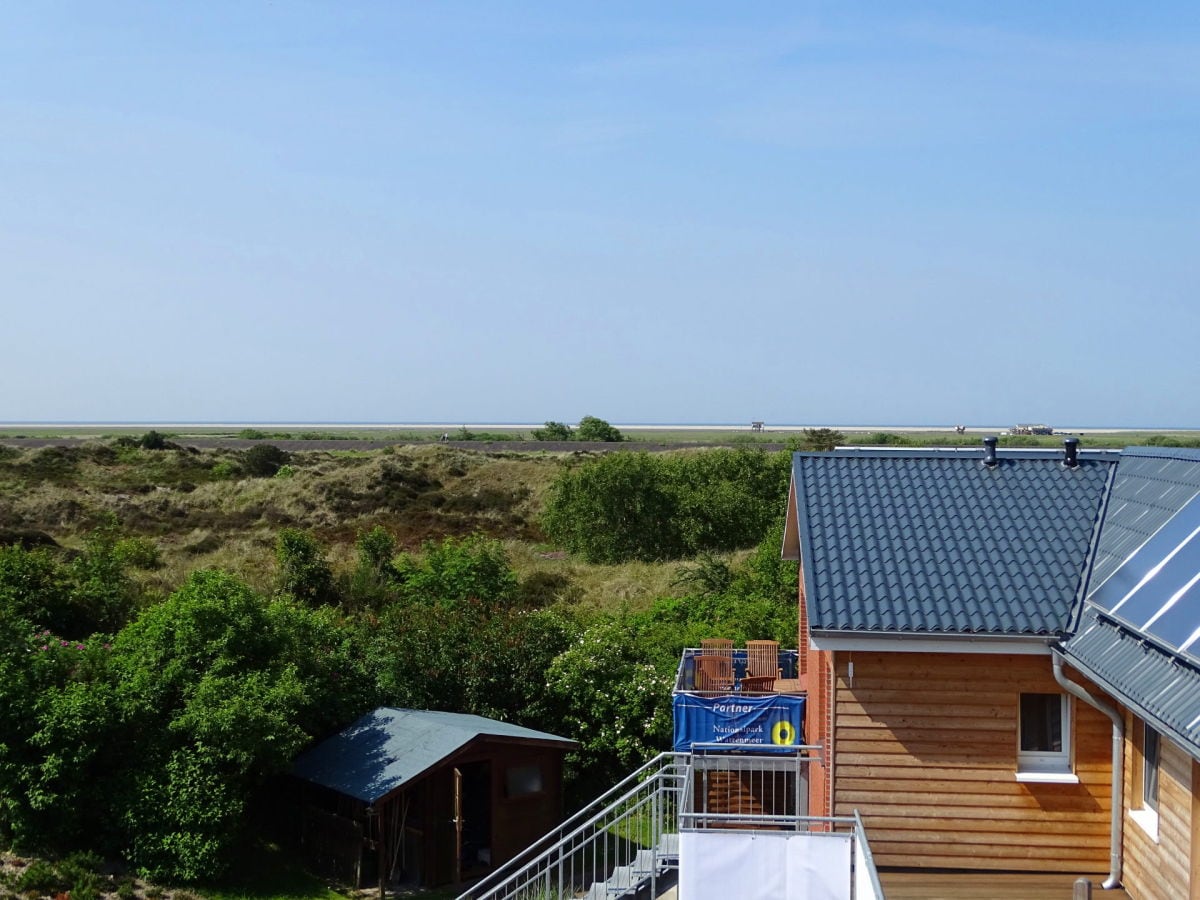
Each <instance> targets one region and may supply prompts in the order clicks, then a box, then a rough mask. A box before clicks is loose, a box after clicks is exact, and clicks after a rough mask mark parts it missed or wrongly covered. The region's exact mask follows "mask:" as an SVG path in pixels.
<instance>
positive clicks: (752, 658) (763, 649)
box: [746, 641, 783, 678]
mask: <svg viewBox="0 0 1200 900" xmlns="http://www.w3.org/2000/svg"><path fill="white" fill-rule="evenodd" d="M746 674H747V675H770V676H771V677H772V678H782V677H783V669H781V668H780V667H779V641H746Z"/></svg>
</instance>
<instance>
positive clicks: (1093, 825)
mask: <svg viewBox="0 0 1200 900" xmlns="http://www.w3.org/2000/svg"><path fill="white" fill-rule="evenodd" d="M851 662H853V664H854V678H853V682H851V680H850V678H849V664H850V663H851ZM835 676H836V692H837V694H836V697H837V709H836V722H835V727H834V735H833V742H834V748H835V749H834V753H835V756H834V767H833V773H832V777H833V788H834V797H835V809H834V813H835V814H836V815H839V816H840V815H849V814H851V813H852V812H853V811H854V810H855V809H857V810H859V811H860V812H861V813H862V815H863V819H864V823H865V825H866V828H867V834H868V837H869V838H870V841H871V848H872V851H873V853H874V856H875V862H876V864H877V865H880V866H919V867H935V868H954V869H1007V870H1028V871H1071V872H1084V873H1091V872H1104V871H1107V869H1108V843H1109V822H1110V819H1109V810H1110V795H1111V774H1110V769H1111V750H1112V742H1111V737H1112V724H1111V723H1110V722H1109V720H1108V719H1107V718H1106V717H1105V716H1103V715H1102V714H1101V713H1099V712H1097V711H1096V710H1094V709H1092V708H1091V707H1089V706H1086V705H1085V704H1083V703H1079V702H1073V703H1072V709H1073V719H1074V722H1073V729H1072V730H1073V748H1074V757H1075V773H1076V774H1077V775H1078V776H1079V781H1080V783H1079V784H1029V783H1021V782H1018V781H1017V780H1016V777H1015V776H1016V770H1017V721H1018V704H1019V700H1018V697H1019V695H1020V694H1021V693H1022V692H1045V693H1057V692H1059V691H1060V689H1059V687H1058V685H1057V683H1056V682H1055V681H1054V676H1053V674H1052V672H1051V666H1050V657H1049V656H1012V655H998V654H997V655H983V654H932V653H877V652H872V653H864V652H854V653H847V652H840V653H838V654H837V657H836V665H835Z"/></svg>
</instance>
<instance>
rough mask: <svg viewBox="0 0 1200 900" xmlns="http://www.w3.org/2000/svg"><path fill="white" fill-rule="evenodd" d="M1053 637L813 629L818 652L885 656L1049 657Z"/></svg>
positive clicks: (1046, 635) (1055, 637) (1056, 637)
mask: <svg viewBox="0 0 1200 900" xmlns="http://www.w3.org/2000/svg"><path fill="white" fill-rule="evenodd" d="M1058 640H1059V636H1058V635H1054V634H983V633H974V634H954V633H934V632H928V631H917V632H911V631H831V630H822V629H813V631H812V632H811V642H812V646H813V647H814V648H815V649H817V650H858V651H865V652H869V651H880V652H885V653H1008V654H1022V655H1047V654H1049V652H1050V647H1051V645H1053V644H1055V643H1057V642H1058Z"/></svg>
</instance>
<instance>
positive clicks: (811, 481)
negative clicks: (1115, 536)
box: [792, 449, 1118, 635]
mask: <svg viewBox="0 0 1200 900" xmlns="http://www.w3.org/2000/svg"><path fill="white" fill-rule="evenodd" d="M982 456H983V451H982V449H979V450H973V451H962V450H924V451H922V450H905V451H887V450H845V451H835V452H833V453H797V454H795V457H794V461H793V469H792V471H793V479H794V485H795V488H796V516H797V520H798V521H797V526H798V530H799V534H800V540H801V559H802V561H803V571H804V588H805V595H806V598H807V604H808V614H809V624H810V627H811V628H812V629H813V631H814V632H852V633H864V632H895V633H909V634H934V635H953V634H975V635H979V634H986V635H1055V634H1059V633H1061V632H1062V631H1063V630H1064V629H1065V627H1066V625H1067V622H1068V619H1069V617H1070V613H1071V609H1072V606H1073V603H1074V601H1075V599H1076V596H1077V593H1078V592H1079V591H1080V589H1081V578H1082V575H1083V573H1084V571H1085V569H1086V566H1087V561H1088V551H1089V548H1090V547H1091V545H1092V538H1093V533H1094V530H1095V527H1096V524H1097V521H1098V515H1099V513H1100V511H1101V509H1102V500H1103V498H1104V495H1105V491H1106V487H1107V482H1108V479H1109V475H1110V473H1111V470H1112V467H1113V465H1114V463H1115V462H1116V459H1117V457H1118V454H1115V453H1103V452H1101V453H1089V452H1086V451H1085V452H1081V453H1080V464H1079V466H1078V467H1076V468H1073V469H1069V468H1067V467H1066V466H1064V465H1063V463H1062V454H1061V453H1056V452H1037V451H1022V452H1008V451H1001V452H1000V454H999V457H1000V461H999V464H998V465H996V466H995V467H994V468H990V469H989V468H987V467H985V466H984V465H983V464H982Z"/></svg>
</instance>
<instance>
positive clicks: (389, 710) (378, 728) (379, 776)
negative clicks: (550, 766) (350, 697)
mask: <svg viewBox="0 0 1200 900" xmlns="http://www.w3.org/2000/svg"><path fill="white" fill-rule="evenodd" d="M481 735H487V736H489V737H498V738H512V739H518V740H534V741H545V742H551V743H555V744H558V745H560V746H563V747H567V746H570V745H571V744H574V743H575V742H574V741H572V740H570V739H568V738H563V737H558V736H557V735H553V734H547V733H545V732H544V731H534V730H533V729H532V728H522V727H521V726H519V725H510V724H508V723H507V722H498V721H497V720H495V719H486V718H484V717H483V716H471V715H466V714H464V713H449V712H432V711H429V710H417V709H396V708H395V707H390V706H384V707H380V708H379V709H377V710H375V711H374V712H370V713H367V714H366V715H365V716H363V717H362V718H361V719H359V720H358V721H357V722H355V723H354V724H353V725H351V726H350V727H349V728H346V729H345V730H344V731H341V732H339V733H338V734H335V735H334V736H333V737H331V738H329V739H328V740H325V741H322V742H321V743H320V744H318V745H317V746H316V747H313V748H312V749H311V750H309V751H308V752H307V753H305V754H303V755H302V756H300V758H299V759H297V760H296V762H295V764H294V765H293V766H292V774H293V775H295V776H297V777H298V778H303V779H304V780H305V781H311V782H314V783H316V784H320V785H324V786H325V787H327V788H332V789H333V790H335V791H338V792H339V793H342V794H348V795H350V796H351V797H356V798H358V799H359V800H362V801H363V802H364V803H374V802H375V801H377V800H379V799H381V798H382V797H385V796H387V795H388V794H390V793H391V792H392V791H394V790H395V789H396V788H398V787H400V786H401V785H403V784H405V783H407V782H409V781H412V780H413V779H414V778H416V777H417V776H419V775H421V774H423V773H424V772H426V771H428V770H429V769H430V768H432V767H433V766H435V765H436V764H437V763H439V762H440V761H441V760H443V759H445V758H446V757H447V756H450V755H451V754H452V753H454V752H456V751H457V750H460V749H461V748H463V747H465V746H466V745H467V744H468V743H470V742H471V741H473V740H474V739H475V738H477V737H479V736H481Z"/></svg>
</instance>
